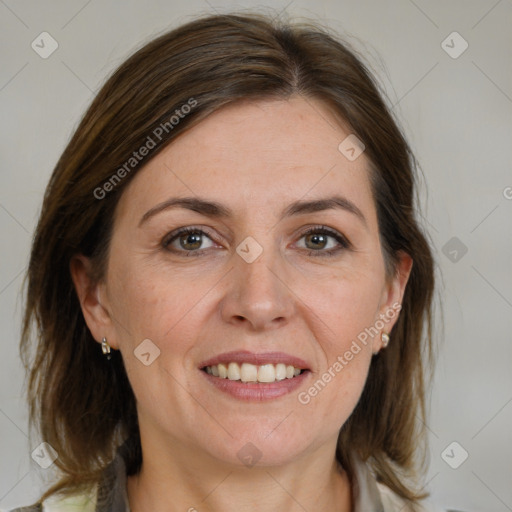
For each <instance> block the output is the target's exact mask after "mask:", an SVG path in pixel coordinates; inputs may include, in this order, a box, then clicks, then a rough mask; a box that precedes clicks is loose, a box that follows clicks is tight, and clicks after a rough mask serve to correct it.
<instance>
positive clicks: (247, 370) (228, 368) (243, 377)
mask: <svg viewBox="0 0 512 512" xmlns="http://www.w3.org/2000/svg"><path fill="white" fill-rule="evenodd" d="M201 370H202V371H204V372H206V373H207V374H209V375H211V376H213V377H218V378H219V379H229V380H233V381H239V382H247V383H249V382H260V383H268V384H269V383H272V382H279V381H281V380H286V379H293V378H295V377H298V376H299V375H301V374H303V373H305V372H308V371H309V370H306V369H302V368H297V367H295V366H292V365H286V364H284V363H278V364H271V363H268V364H262V365H254V364H251V363H242V364H241V365H239V364H238V363H236V362H231V363H227V364H223V363H220V364H214V365H211V366H204V367H203V368H201Z"/></svg>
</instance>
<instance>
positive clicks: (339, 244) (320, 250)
mask: <svg viewBox="0 0 512 512" xmlns="http://www.w3.org/2000/svg"><path fill="white" fill-rule="evenodd" d="M302 239H304V245H303V246H302V248H304V249H306V250H308V251H309V252H308V254H309V255H310V256H333V255H335V254H336V253H338V252H340V251H342V250H344V249H350V248H351V244H350V242H349V241H348V240H347V239H346V238H345V237H344V236H343V235H342V234H341V233H338V232H337V231H335V230H332V229H330V228H327V227H316V228H310V229H308V230H307V231H306V232H305V233H303V234H302V237H301V239H300V240H302ZM300 246H301V245H300V244H299V247H300Z"/></svg>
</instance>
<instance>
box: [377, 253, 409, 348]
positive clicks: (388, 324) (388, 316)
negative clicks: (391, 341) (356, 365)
mask: <svg viewBox="0 0 512 512" xmlns="http://www.w3.org/2000/svg"><path fill="white" fill-rule="evenodd" d="M412 265H413V260H412V258H411V256H410V255H409V254H407V253H406V252H404V251H399V252H398V262H397V265H396V272H395V275H394V276H393V277H391V278H389V279H387V280H386V284H385V286H384V289H383V291H382V298H381V303H380V307H379V312H378V318H377V319H376V322H375V323H376V325H378V326H379V327H380V325H381V324H382V323H383V324H384V325H383V327H382V329H380V333H379V335H378V336H376V337H375V338H374V346H373V353H374V354H376V353H377V352H378V351H379V350H380V349H381V348H383V344H382V334H383V333H386V334H389V333H390V332H391V329H392V328H393V326H394V325H395V323H396V322H397V320H398V316H399V314H400V310H401V308H402V299H403V296H404V293H405V287H406V285H407V281H408V280H409V275H410V274H411V270H412Z"/></svg>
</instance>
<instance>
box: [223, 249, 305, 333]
mask: <svg viewBox="0 0 512 512" xmlns="http://www.w3.org/2000/svg"><path fill="white" fill-rule="evenodd" d="M233 260H234V266H235V268H233V270H232V271H231V272H230V273H229V276H230V277H229V278H230V283H229V286H228V288H227V291H226V294H225V296H224V298H223V300H222V303H221V315H222V318H223V320H224V321H225V322H228V323H231V324H235V325H243V324H246V325H247V326H248V328H250V330H253V331H268V330H273V329H276V328H278V327H281V326H283V325H285V324H287V323H288V322H289V321H290V319H291V318H292V315H293V314H294V312H295V306H294V294H293V292H292V290H291V289H290V288H289V285H287V283H286V281H287V280H286V276H285V275H284V274H285V272H284V265H283V264H281V263H280V261H279V256H278V255H276V254H275V252H272V251H270V250H264V251H263V253H262V254H261V255H260V256H259V257H258V259H256V261H253V262H252V263H247V262H246V261H244V259H243V258H241V257H240V256H239V255H238V254H235V255H234V257H233Z"/></svg>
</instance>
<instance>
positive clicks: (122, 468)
mask: <svg viewBox="0 0 512 512" xmlns="http://www.w3.org/2000/svg"><path fill="white" fill-rule="evenodd" d="M121 448H122V447H120V448H119V449H118V451H117V454H116V456H115V458H114V460H113V461H112V462H111V463H110V465H109V466H108V467H107V468H106V469H105V471H104V473H103V477H102V480H101V482H100V483H99V485H98V486H96V488H95V489H93V491H92V492H91V493H90V494H89V495H86V494H80V495H77V496H73V497H69V498H59V497H55V496H51V497H50V498H48V500H46V501H45V502H44V504H43V506H42V507H41V506H38V505H33V506H28V507H21V508H16V509H13V510H11V511H10V512H130V506H129V503H128V495H127V492H126V480H127V478H126V465H125V459H124V458H123V452H122V449H121ZM354 462H355V463H354V472H355V474H354V479H353V482H352V485H353V487H354V510H353V512H408V511H409V508H408V507H407V506H406V504H405V502H404V501H403V500H402V499H401V498H400V497H399V496H397V495H396V494H395V493H393V492H392V491H391V490H390V489H389V488H388V487H386V486H385V485H383V484H381V483H378V482H377V481H376V480H375V477H374V476H373V474H372V473H371V471H370V469H369V468H368V466H367V465H366V464H365V463H364V462H362V461H361V460H357V459H356V460H355V461H354ZM423 511H424V512H435V511H434V510H433V509H430V508H429V509H427V508H423Z"/></svg>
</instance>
